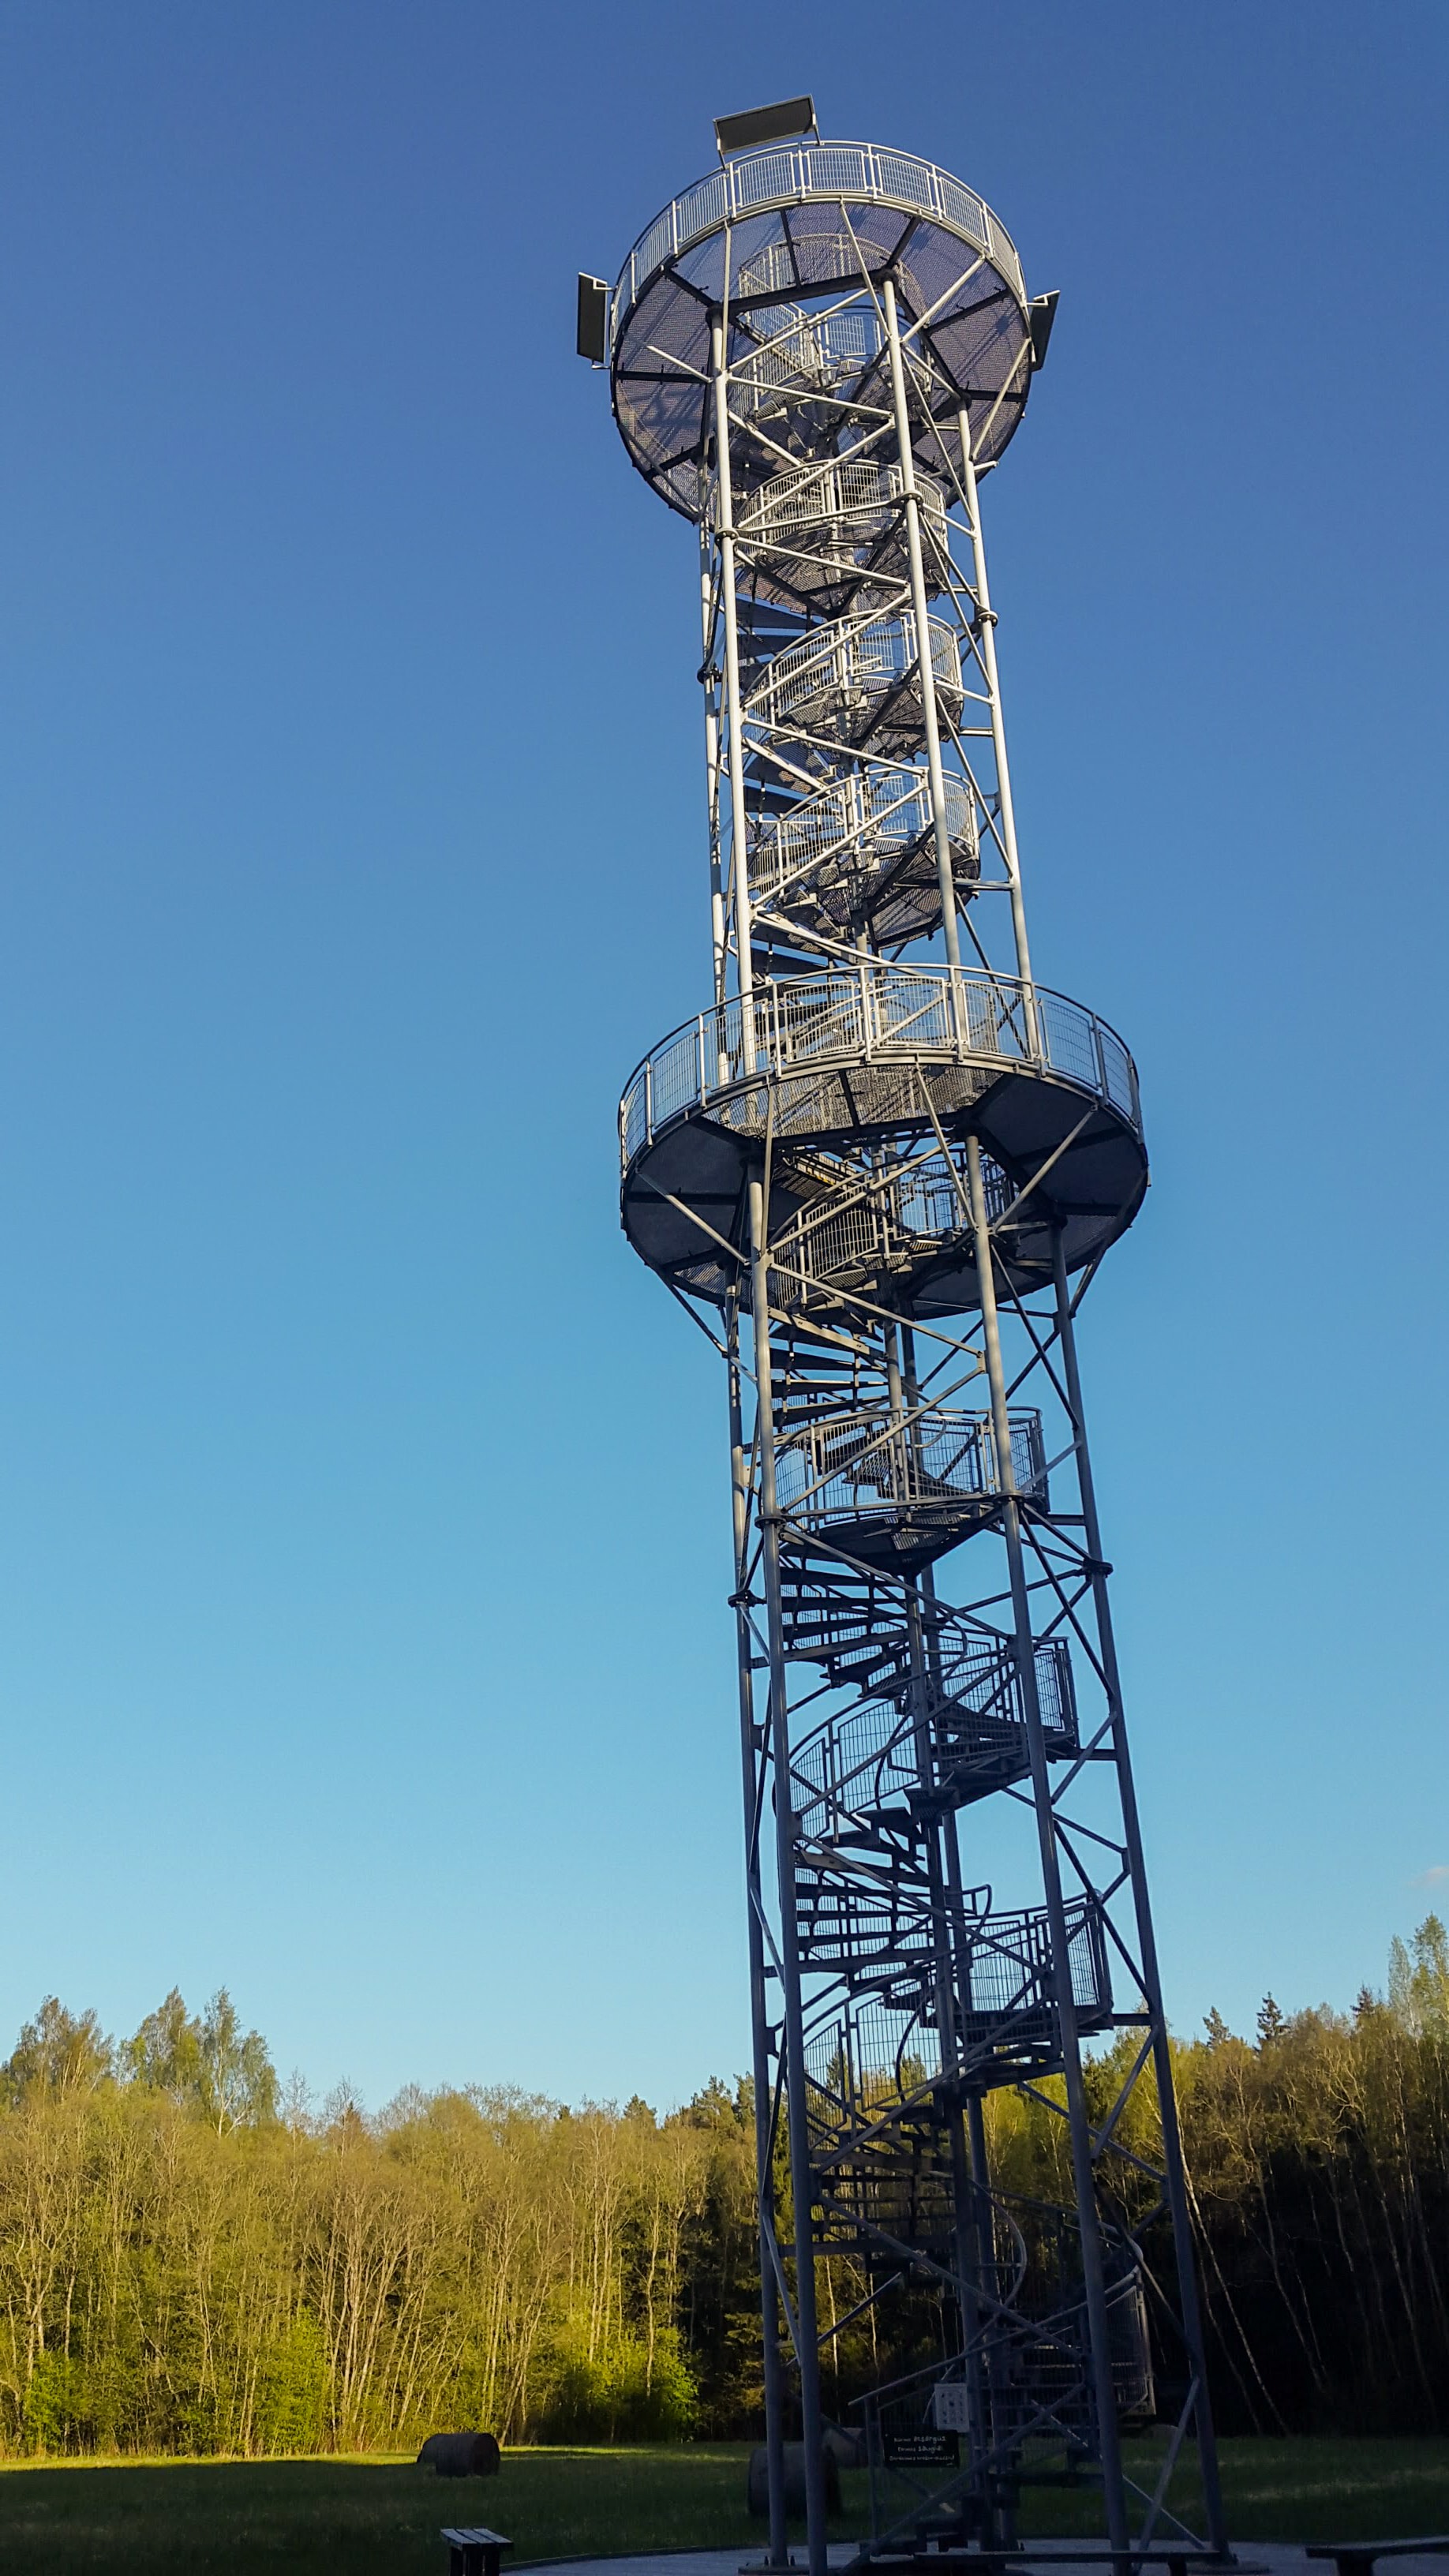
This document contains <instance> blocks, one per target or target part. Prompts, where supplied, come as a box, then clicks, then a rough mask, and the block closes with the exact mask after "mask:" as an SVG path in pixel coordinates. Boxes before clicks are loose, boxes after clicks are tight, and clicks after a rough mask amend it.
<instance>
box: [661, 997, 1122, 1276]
mask: <svg viewBox="0 0 1449 2576" xmlns="http://www.w3.org/2000/svg"><path fill="white" fill-rule="evenodd" d="M972 1134H974V1135H975V1136H977V1137H978V1138H979V1139H980V1142H981V1145H982V1148H983V1151H984V1152H985V1154H987V1155H988V1156H989V1157H990V1159H991V1162H992V1163H993V1164H994V1165H995V1166H996V1173H995V1174H994V1175H993V1181H992V1189H991V1201H992V1213H993V1225H994V1230H995V1232H996V1236H997V1241H998V1244H999V1246H1000V1249H1001V1252H1002V1256H1003V1258H1004V1259H1005V1260H1006V1262H1007V1264H1008V1267H1009V1268H1010V1269H1011V1271H1012V1273H1013V1275H1014V1276H1015V1277H1016V1278H1017V1279H1018V1281H1019V1282H1020V1283H1022V1284H1024V1285H1028V1286H1029V1285H1032V1284H1036V1283H1037V1282H1039V1281H1041V1280H1042V1279H1044V1278H1046V1277H1049V1276H1050V1272H1051V1264H1052V1247H1053V1239H1054V1237H1055V1235H1056V1234H1057V1233H1058V1232H1060V1234H1061V1237H1062V1244H1063V1250H1064V1253H1065V1256H1066V1261H1067V1266H1068V1268H1069V1269H1076V1268H1080V1267H1081V1266H1082V1265H1083V1264H1084V1263H1085V1262H1087V1261H1090V1260H1092V1259H1094V1258H1095V1257H1096V1256H1097V1255H1098V1254H1099V1253H1100V1252H1102V1251H1104V1250H1105V1249H1106V1247H1107V1245H1108V1244H1110V1243H1114V1242H1115V1241H1116V1239H1117V1237H1118V1236H1119V1235H1120V1234H1122V1233H1124V1232H1125V1230H1126V1228H1127V1227H1128V1226H1129V1225H1130V1224H1131V1222H1132V1219H1133V1218H1134V1216H1135V1215H1136V1213H1137V1210H1138V1208H1139V1207H1140V1206H1141V1204H1142V1198H1143V1194H1144V1192H1145V1190H1146V1187H1147V1154H1146V1147H1145V1145H1144V1142H1143V1136H1142V1120H1141V1113H1140V1110H1139V1107H1138V1096H1137V1076H1136V1072H1135V1070H1134V1067H1133V1063H1132V1059H1131V1056H1130V1055H1129V1054H1128V1052H1127V1049H1126V1047H1125V1046H1124V1045H1123V1043H1122V1040H1121V1039H1120V1038H1119V1037H1118V1036H1117V1035H1116V1033H1115V1031H1113V1030H1112V1029H1110V1028H1108V1027H1107V1026H1106V1024H1105V1022H1104V1021H1102V1020H1099V1019H1098V1018H1097V1017H1096V1015H1095V1014H1094V1013H1093V1012H1091V1011H1088V1010H1086V1009H1084V1008H1083V1006H1082V1005H1081V1003H1079V1002H1070V1001H1067V1000H1066V999H1065V998H1064V997H1063V996H1062V995H1061V994H1060V993H1052V992H1048V991H1047V990H1046V989H1045V988H1044V987H1043V986H1041V985H1026V984H1022V983H1019V982H1017V981H1016V980H1015V979H1014V978H1011V977H1007V976H999V975H987V974H983V973H979V972H978V973H968V972H966V971H965V970H964V969H961V970H958V971H957V972H955V973H952V971H951V970H950V969H948V968H920V967H912V966H897V965H888V964H885V963H881V962H877V961H874V960H871V961H863V962H862V963H861V964H860V965H859V966H841V967H835V968H831V969H830V970H829V971H828V972H826V973H824V974H822V975H818V976H814V975H808V976H797V977H791V978H789V979H788V980H784V981H780V982H776V983H769V984H763V985H759V986H757V987H756V989H755V991H754V993H753V994H752V996H751V997H750V1001H749V1004H748V1007H746V1006H745V1005H744V1004H742V1003H741V1002H740V1001H739V1000H735V1001H730V1002H725V1003H721V1004H720V1005H718V1006H717V1007H716V1008H715V1009H714V1010H711V1011H702V1012H701V1013H700V1014H699V1015H698V1017H697V1018H696V1019H693V1020H690V1021H688V1022H687V1023H686V1024H685V1026H684V1027H683V1028H681V1029H677V1030H676V1031H675V1032H674V1033H673V1035H672V1036H670V1037H668V1038H666V1039H665V1040H664V1042H663V1044H662V1045H661V1046H659V1047H657V1048H656V1049H655V1050H654V1052H653V1054H652V1055H650V1056H647V1057H646V1058H645V1060H644V1062H643V1064H641V1065H640V1066H639V1068H638V1070H637V1071H636V1072H635V1074H634V1075H633V1078H632V1079H631V1081H630V1083H629V1085H628V1088H627V1090H626V1091H625V1093H624V1098H623V1101H622V1103H621V1105H620V1111H619V1141H620V1157H621V1163H622V1174H623V1186H622V1218H623V1225H624V1230H625V1232H626V1234H627V1235H628V1237H629V1240H630V1242H631V1243H632V1244H633V1246H634V1249H635V1251H636V1252H637V1253H638V1254H639V1255H640V1258H641V1259H642V1260H644V1261H646V1262H647V1263H648V1264H649V1267H650V1268H651V1269H652V1270H657V1271H659V1272H660V1273H661V1274H662V1275H663V1276H664V1277H665V1278H667V1279H670V1280H672V1281H673V1282H674V1283H675V1284H676V1285H677V1286H680V1287H683V1288H688V1289H692V1290H693V1291H694V1292H695V1293H696V1294H699V1295H703V1296H709V1297H722V1296H723V1295H724V1294H725V1292H726V1291H727V1289H729V1288H730V1287H731V1286H733V1285H736V1284H747V1283H745V1282H744V1281H743V1274H742V1271H741V1265H740V1259H739V1255H740V1254H741V1253H742V1251H743V1249H744V1247H745V1243H746V1239H747V1237H746V1191H745V1185H746V1181H747V1178H748V1176H749V1174H750V1172H751V1171H754V1172H756V1173H758V1171H759V1169H760V1164H761V1159H762V1155H763V1152H764V1148H765V1145H766V1141H767V1139H768V1141H769V1145H770V1181H771V1187H770V1209H769V1230H770V1241H771V1246H772V1250H775V1249H776V1248H777V1247H778V1250H777V1259H778V1260H779V1262H780V1265H781V1274H782V1275H781V1279H780V1283H779V1284H780V1289H781V1292H782V1294H781V1302H782V1303H795V1304H799V1305H804V1306H810V1305H818V1306H821V1307H825V1306H828V1305H829V1304H830V1303H831V1300H832V1296H834V1295H838V1293H839V1291H840V1287H841V1285H842V1284H847V1285H848V1286H849V1288H850V1289H853V1290H854V1291H855V1292H856V1293H859V1294H863V1295H868V1296H871V1297H874V1298H877V1299H879V1300H880V1301H881V1302H884V1303H888V1304H890V1305H892V1306H893V1307H895V1308H896V1309H898V1310H899V1311H900V1312H901V1313H903V1314H909V1315H917V1316H921V1317H926V1316H930V1315H948V1314H953V1313H958V1312H960V1311H961V1310H962V1309H963V1308H967V1307H970V1306H973V1305H975V1304H976V1303H977V1302H978V1296H977V1289H976V1284H975V1265H974V1259H973V1255H972V1249H971V1235H970V1228H969V1225H968V1224H967V1221H966V1215H965V1209H964V1206H963V1204H962V1203H961V1200H960V1195H959V1192H957V1193H956V1194H955V1195H954V1196H953V1195H952V1192H951V1188H950V1184H949V1180H948V1188H947V1194H946V1195H947V1205H946V1208H945V1210H944V1212H942V1210H941V1208H940V1205H939V1202H940V1197H941V1193H940V1192H939V1191H938V1192H936V1193H935V1194H934V1195H935V1200H936V1202H937V1212H936V1214H935V1215H934V1216H933V1217H932V1218H931V1219H930V1220H929V1222H927V1223H924V1224H922V1225H920V1226H918V1227H911V1226H906V1227H902V1226H901V1225H900V1224H899V1223H897V1224H896V1225H895V1226H894V1228H893V1229H892V1230H891V1233H890V1239H889V1242H888V1243H886V1242H884V1240H883V1241H882V1247H881V1251H880V1254H879V1257H878V1259H877V1260H876V1261H875V1263H874V1265H872V1263H871V1262H870V1261H869V1260H868V1259H866V1260H863V1256H862V1250H861V1243H860V1229H859V1227H858V1226H857V1227H855V1228H854V1229H852V1230H851V1232H850V1272H849V1278H848V1282H847V1281H845V1279H844V1273H842V1280H841V1281H837V1280H836V1279H835V1278H834V1276H833V1275H832V1274H831V1272H830V1270H829V1267H828V1259H827V1260H826V1263H825V1266H821V1264H820V1263H817V1264H816V1266H815V1267H814V1268H813V1269H812V1268H811V1267H810V1266H809V1264H808V1263H805V1262H803V1261H802V1260H800V1259H797V1258H796V1257H795V1256H794V1255H793V1253H787V1251H786V1250H785V1246H786V1245H787V1243H788V1244H791V1245H798V1244H801V1243H802V1242H804V1241H805V1240H807V1239H808V1240H809V1241H810V1242H813V1243H818V1244H820V1245H822V1246H827V1247H828V1246H829V1245H830V1244H831V1243H832V1242H834V1241H837V1240H838V1239H839V1238H838V1237H837V1236H835V1235H833V1234H832V1230H831V1227H830V1226H829V1225H828V1224H826V1225H821V1226H813V1227H812V1225H811V1223H809V1222H808V1221H807V1222H806V1223H805V1224H804V1225H803V1226H802V1224H800V1223H798V1222H797V1220H800V1219H801V1218H802V1212H803V1213H804V1214H805V1215H806V1217H807V1219H809V1218H813V1217H814V1216H815V1215H819V1216H822V1217H828V1216H830V1215H831V1213H832V1211H833V1208H834V1207H835V1206H836V1205H839V1206H841V1207H846V1206H848V1205H850V1204H851V1203H852V1202H854V1203H856V1204H860V1203H862V1193H863V1192H864V1193H865V1194H866V1196H867V1198H868V1196H869V1193H870V1192H871V1191H872V1190H876V1189H878V1183H877V1182H876V1181H875V1180H874V1179H873V1178H872V1177H871V1176H872V1174H873V1172H874V1170H875V1167H876V1165H877V1164H878V1160H879V1156H878V1150H877V1149H878V1148H879V1147H880V1146H881V1145H882V1144H886V1143H894V1144H895V1145H897V1146H898V1147H901V1148H904V1149H906V1150H907V1151H909V1152H911V1153H917V1154H919V1153H922V1152H929V1151H930V1149H931V1146H932V1144H933V1142H944V1144H945V1145H946V1146H947V1147H948V1149H949V1148H951V1147H959V1145H960V1143H961V1141H962V1139H964V1138H965V1137H966V1136H968V1135H972ZM787 1265H788V1267H787ZM774 1293H775V1292H774V1289H773V1288H772V1296H773V1294H774Z"/></svg>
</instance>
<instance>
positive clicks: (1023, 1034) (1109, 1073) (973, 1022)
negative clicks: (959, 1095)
mask: <svg viewBox="0 0 1449 2576" xmlns="http://www.w3.org/2000/svg"><path fill="white" fill-rule="evenodd" d="M747 1037H748V1039H749V1040H750V1044H749V1046H748V1048H747V1046H746V1039H747ZM943 1058H945V1059H948V1060H950V1059H955V1060H956V1061H958V1062H961V1063H965V1064H984V1065H987V1066H994V1067H998V1068H1000V1069H1002V1070H1005V1069H1006V1068H1007V1067H1009V1066H1012V1065H1019V1066H1021V1067H1022V1068H1023V1069H1024V1070H1026V1071H1029V1072H1034V1073H1039V1074H1052V1075H1055V1076H1057V1077H1059V1078H1061V1079H1063V1080H1065V1081H1067V1082H1071V1083H1073V1084H1075V1085H1076V1087H1077V1088H1078V1089H1079V1090H1082V1091H1085V1092H1088V1093H1091V1094H1093V1095H1095V1097H1096V1098H1097V1099H1099V1100H1101V1101H1103V1102H1104V1103H1105V1104H1107V1105H1108V1106H1109V1107H1110V1108H1112V1109H1114V1110H1115V1111H1116V1112H1117V1114H1118V1115H1119V1116H1120V1117H1122V1118H1125V1119H1126V1120H1127V1122H1128V1124H1129V1125H1130V1126H1131V1127H1132V1129H1133V1130H1134V1132H1135V1133H1136V1134H1137V1135H1139V1136H1140V1135H1141V1133H1142V1118H1141V1110H1140V1107H1139V1104H1138V1096H1137V1073H1136V1068H1135V1066H1134V1065H1133V1062H1132V1058H1131V1056H1130V1055H1129V1054H1128V1052H1127V1049H1126V1047H1125V1046H1124V1045H1123V1043H1122V1040H1121V1039H1120V1038H1119V1037H1118V1035H1117V1033H1116V1031H1115V1030H1114V1029H1110V1028H1108V1026H1107V1024H1106V1022H1105V1021H1104V1020H1099V1019H1098V1017H1097V1015H1096V1013H1095V1012H1094V1011H1089V1010H1087V1009H1085V1008H1084V1006H1083V1005H1082V1004H1081V1003H1080V1002H1070V1001H1068V1000H1067V999H1066V997H1065V995H1064V994H1061V993H1052V992H1048V991H1047V990H1046V989H1045V987H1044V986H1042V985H1040V984H1036V985H1026V984H1023V983H1020V982H1018V981H1017V980H1016V978H1015V977H1013V976H1006V975H985V974H979V973H978V974H967V973H966V972H965V970H964V969H962V970H961V971H959V972H958V973H955V974H953V973H952V972H951V970H950V969H949V968H944V967H935V968H932V967H919V966H894V965H884V964H879V963H875V962H872V961H867V960H865V959H862V961H861V962H860V964H859V965H858V966H842V967H838V968H834V969H832V970H831V971H830V972H829V973H828V974H825V975H818V976H817V975H801V976H793V977H791V978H790V979H789V980H788V981H786V982H781V983H771V984H761V985H757V986H756V988H755V990H754V992H753V993H752V994H751V995H750V996H749V999H748V1003H744V1002H742V1001H741V1000H740V999H739V997H738V996H736V998H734V999H733V1000H731V1001H728V1002H721V1003H719V1004H718V1005H717V1006H716V1008H715V1009H713V1010H711V1011H701V1012H700V1013H699V1014H698V1015H697V1017H696V1018H694V1019H693V1020H688V1021H686V1022H685V1024H684V1026H683V1028H680V1029H676V1030H675V1031H674V1032H673V1033H672V1035H671V1036H669V1037H667V1038H666V1039H665V1040H664V1041H663V1043H662V1045H660V1046H658V1047H656V1048H655V1049H654V1051H653V1053H652V1054H650V1055H648V1056H646V1057H645V1059H644V1061H643V1063H642V1064H641V1065H640V1066H639V1067H638V1068H637V1070H636V1071H635V1073H634V1074H633V1076H632V1077H631V1079H630V1081H629V1083H628V1085H627V1087H626V1089H625V1092H624V1097H623V1099H622V1101H621V1102H620V1104H619V1144H620V1152H621V1156H622V1160H623V1165H624V1168H625V1170H626V1171H627V1169H628V1167H629V1165H630V1164H631V1163H632V1162H633V1160H634V1157H635V1155H636V1154H638V1153H639V1152H640V1151H641V1150H642V1148H643V1147H644V1146H646V1145H648V1144H650V1143H652V1141H653V1139H654V1137H655V1136H656V1135H658V1133H659V1132H660V1130H661V1129H662V1128H664V1127H667V1126H669V1125H670V1124H671V1123H672V1122H673V1121H674V1120H675V1119H676V1118H680V1117H683V1116H685V1115H686V1114H688V1113H689V1112H691V1111H699V1110H702V1109H708V1108H709V1107H710V1106H711V1104H712V1103H713V1102H715V1101H717V1100H721V1099H723V1098H724V1097H725V1096H726V1095H727V1094H728V1093H730V1092H732V1091H736V1090H738V1089H740V1088H741V1087H742V1086H743V1085H747V1084H748V1083H750V1082H751V1081H755V1080H759V1079H762V1078H763V1079H769V1078H771V1077H773V1076H776V1075H779V1074H782V1073H787V1072H795V1071H798V1072H811V1071H825V1070H826V1069H828V1067H829V1066H831V1065H832V1064H846V1065H848V1064H858V1063H867V1064H868V1063H872V1062H879V1063H896V1064H900V1063H910V1062H912V1061H913V1060H916V1059H925V1060H927V1061H929V1062H936V1063H939V1062H940V1061H941V1060H942V1059H943Z"/></svg>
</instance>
